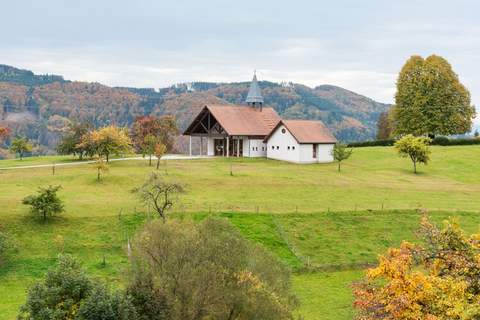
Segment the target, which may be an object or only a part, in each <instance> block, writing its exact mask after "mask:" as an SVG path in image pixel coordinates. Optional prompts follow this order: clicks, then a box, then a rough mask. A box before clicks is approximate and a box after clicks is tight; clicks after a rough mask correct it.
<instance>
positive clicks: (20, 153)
mask: <svg viewBox="0 0 480 320" xmlns="http://www.w3.org/2000/svg"><path fill="white" fill-rule="evenodd" d="M18 154H19V155H20V160H23V152H19V153H18Z"/></svg>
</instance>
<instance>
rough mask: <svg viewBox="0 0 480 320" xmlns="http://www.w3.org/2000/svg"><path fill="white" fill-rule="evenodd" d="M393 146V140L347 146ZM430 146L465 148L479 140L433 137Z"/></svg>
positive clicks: (363, 142)
mask: <svg viewBox="0 0 480 320" xmlns="http://www.w3.org/2000/svg"><path fill="white" fill-rule="evenodd" d="M394 144H395V140H394V139H389V140H372V141H360V142H350V143H349V144H348V145H347V146H348V147H351V148H361V147H387V146H393V145H394ZM430 144H431V145H437V146H467V145H477V144H478V145H480V139H478V138H474V139H472V138H458V139H451V138H448V137H444V136H438V137H435V139H433V140H432V142H431V143H430Z"/></svg>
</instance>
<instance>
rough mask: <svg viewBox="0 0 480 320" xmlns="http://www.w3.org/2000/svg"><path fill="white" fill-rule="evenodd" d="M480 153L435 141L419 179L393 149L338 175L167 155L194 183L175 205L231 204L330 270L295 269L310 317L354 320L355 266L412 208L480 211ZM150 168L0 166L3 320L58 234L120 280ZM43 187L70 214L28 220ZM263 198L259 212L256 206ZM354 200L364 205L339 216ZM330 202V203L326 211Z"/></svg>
mask: <svg viewBox="0 0 480 320" xmlns="http://www.w3.org/2000/svg"><path fill="white" fill-rule="evenodd" d="M479 156H480V148H479V147H476V146H469V147H448V148H440V147H436V148H434V153H433V157H432V158H433V162H432V164H431V165H430V166H428V167H426V168H422V169H421V171H422V173H421V174H419V175H417V176H415V175H413V174H411V173H410V172H409V169H410V164H409V162H408V161H407V160H405V159H399V158H397V156H396V155H395V153H394V151H393V150H392V149H390V148H365V149H356V150H355V153H354V155H353V156H352V159H350V160H349V161H348V162H347V163H345V166H344V171H343V172H342V173H341V174H338V173H337V172H336V171H335V165H333V164H328V165H308V166H300V165H293V164H286V163H282V162H276V161H267V160H262V159H256V160H247V159H245V160H233V171H234V176H233V177H230V176H229V167H230V165H229V164H230V162H229V161H227V160H225V159H216V160H194V161H175V162H169V165H168V170H169V177H170V178H172V179H177V180H180V181H184V182H187V183H188V184H189V193H188V195H187V196H186V198H185V200H184V201H183V202H182V205H181V206H179V207H177V208H176V210H177V211H178V212H184V211H188V212H192V213H197V212H204V213H208V212H213V213H216V212H218V211H222V212H228V213H222V214H221V215H222V216H224V217H227V218H228V219H230V221H231V222H232V223H233V224H234V225H236V226H237V227H238V228H239V229H240V230H241V231H242V233H243V234H244V235H245V236H247V237H248V238H250V239H252V240H254V241H258V242H260V243H262V244H264V245H265V246H266V247H267V248H269V249H271V250H273V251H274V252H275V253H277V254H278V255H279V257H280V258H281V259H282V260H283V261H285V262H286V263H288V264H289V265H290V266H292V267H294V268H300V267H301V266H302V265H304V264H308V265H310V266H312V267H313V268H316V269H317V270H325V271H324V272H317V273H313V274H298V275H297V276H295V277H294V287H295V289H296V291H297V293H298V295H299V297H300V298H301V300H302V302H303V306H302V310H301V311H302V313H304V314H305V315H306V316H307V319H349V318H351V313H352V310H351V308H350V304H351V296H350V289H349V284H350V283H351V280H353V279H357V278H358V277H359V276H360V274H361V272H360V271H358V270H359V268H361V267H362V266H364V265H366V264H369V263H372V262H374V261H375V257H376V255H377V254H378V253H381V252H382V251H384V250H385V248H387V247H388V246H392V245H398V243H399V242H400V241H401V240H402V239H413V238H414V230H415V229H416V227H417V223H418V220H419V218H420V216H419V214H418V213H416V212H415V211H414V210H411V209H410V210H409V208H414V207H418V206H420V205H422V206H425V207H428V208H433V209H442V210H444V211H446V210H462V211H467V210H475V209H477V208H479V204H480V199H479V197H476V194H477V192H478V191H479V189H480V186H479V185H478V183H477V181H479V178H480V170H479V169H480V163H478V161H476V159H478V158H479ZM9 161H11V160H9ZM30 161H32V160H30ZM36 161H40V162H42V161H45V160H43V159H38V160H36ZM0 166H4V164H2V161H0ZM151 170H152V169H151V168H149V167H147V166H146V165H145V163H141V162H138V161H131V162H117V163H113V164H112V166H111V170H110V172H109V174H108V175H107V177H106V178H105V180H104V181H102V182H101V183H97V182H96V181H95V172H94V169H93V168H91V167H90V166H89V165H85V166H79V167H70V168H57V171H56V175H55V176H52V175H51V170H50V169H49V168H41V169H28V170H15V171H0V181H1V183H0V208H1V209H0V225H1V227H2V228H3V229H5V230H6V232H7V233H8V234H9V235H10V236H11V238H13V239H14V244H15V247H16V250H15V252H12V253H11V254H10V257H9V259H8V262H7V263H5V264H4V265H3V266H2V267H1V268H0V319H13V318H14V316H15V314H16V311H17V308H18V305H19V304H21V302H22V300H23V298H24V290H25V287H26V286H27V285H28V284H29V283H31V282H32V281H33V280H34V279H35V278H38V277H40V276H41V275H42V274H43V273H44V272H45V270H46V269H47V268H48V267H49V266H50V265H52V263H53V262H54V259H55V257H56V255H57V254H58V252H59V250H60V248H61V247H62V245H61V243H62V242H63V243H64V247H65V251H66V252H71V253H74V254H75V255H77V256H79V257H80V259H81V260H82V261H83V263H84V265H85V266H86V267H87V268H88V269H89V270H90V271H92V273H94V274H97V275H98V276H100V277H102V278H106V279H109V280H112V281H118V280H119V279H120V275H121V274H122V272H123V271H124V269H125V268H126V267H127V261H126V259H125V255H124V245H125V243H126V237H127V236H132V235H133V233H134V231H133V230H134V228H135V227H136V226H138V225H140V224H141V222H142V221H143V220H144V219H145V216H144V215H143V214H135V212H137V211H141V210H143V209H142V208H140V206H139V205H138V203H137V201H136V199H135V198H134V196H133V195H132V194H131V193H130V192H129V190H130V189H131V188H132V187H133V186H135V185H138V184H139V183H141V181H142V180H143V179H144V178H145V177H146V176H147V175H148V173H149V172H150V171H151ZM47 184H61V185H62V186H63V189H62V191H61V197H62V198H63V199H65V202H66V208H67V212H66V213H65V214H64V215H63V216H62V217H61V218H57V219H54V220H53V221H52V222H50V223H48V224H46V225H43V224H41V223H38V221H36V220H33V221H32V220H31V219H30V216H29V215H28V213H27V212H26V209H25V208H24V207H23V206H22V205H20V204H19V203H20V201H21V198H22V197H24V196H25V195H27V194H30V193H32V190H34V189H35V188H36V187H38V186H41V185H47ZM382 203H383V205H384V208H385V210H383V211H373V212H370V211H367V210H365V209H379V208H380V207H381V204H382ZM257 206H258V210H259V211H260V214H256V213H255V212H256V210H257ZM297 207H298V209H297ZM355 207H356V208H357V210H358V211H357V212H339V213H333V211H334V210H335V211H349V210H353V209H354V208H355ZM390 208H401V209H404V210H402V211H395V210H389V209H390ZM328 209H329V210H330V211H332V212H330V213H324V211H327V210H328ZM296 210H298V213H294V212H295V211H296ZM120 211H122V216H121V217H119V215H118V214H119V212H120ZM240 211H242V212H253V213H250V214H243V213H240ZM274 213H283V214H274ZM204 215H205V214H202V216H204ZM432 215H433V216H434V219H435V220H437V221H440V220H442V219H444V218H446V217H448V216H449V215H456V216H460V217H461V218H460V219H461V220H460V221H461V222H462V225H463V226H465V227H466V228H467V229H468V230H469V231H476V228H477V225H478V219H477V218H476V214H475V213H468V212H450V213H446V212H434V213H432ZM62 239H63V241H62ZM103 256H105V257H106V261H107V265H106V266H102V264H101V261H102V259H103ZM340 270H345V271H340Z"/></svg>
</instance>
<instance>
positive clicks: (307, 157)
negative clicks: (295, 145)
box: [299, 143, 318, 163]
mask: <svg viewBox="0 0 480 320" xmlns="http://www.w3.org/2000/svg"><path fill="white" fill-rule="evenodd" d="M317 156H318V149H317ZM299 162H301V163H315V162H317V159H316V158H314V157H313V144H309V143H308V144H301V145H300V161H299Z"/></svg>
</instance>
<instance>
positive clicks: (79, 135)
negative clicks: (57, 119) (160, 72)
mask: <svg viewBox="0 0 480 320" xmlns="http://www.w3.org/2000/svg"><path fill="white" fill-rule="evenodd" d="M177 134H178V129H177V127H176V123H175V119H174V117H172V116H163V117H158V118H157V117H153V116H146V117H140V118H137V119H136V121H135V122H134V124H133V125H132V127H131V128H130V129H127V128H121V127H117V126H113V125H112V126H107V127H103V128H99V129H94V128H93V127H92V126H91V125H90V124H88V123H75V124H72V125H71V126H70V128H69V131H68V133H67V134H66V135H65V136H64V137H63V138H62V139H61V141H60V143H59V144H58V146H57V151H58V153H60V154H73V155H76V156H78V157H79V158H80V159H82V158H83V157H84V156H89V157H92V156H94V155H97V156H98V157H104V158H105V159H106V161H107V162H108V161H109V159H110V156H111V155H119V154H125V153H128V152H131V151H136V152H139V153H142V154H143V155H144V156H145V155H148V156H149V157H150V165H151V158H152V155H157V156H161V155H163V154H164V153H165V152H167V151H171V150H172V149H173V143H174V137H175V136H176V135H177ZM157 166H158V162H157Z"/></svg>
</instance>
